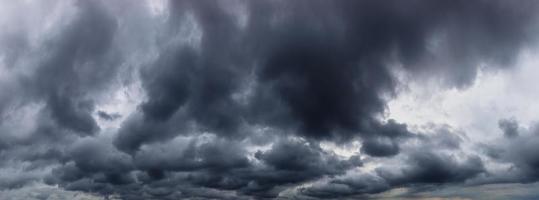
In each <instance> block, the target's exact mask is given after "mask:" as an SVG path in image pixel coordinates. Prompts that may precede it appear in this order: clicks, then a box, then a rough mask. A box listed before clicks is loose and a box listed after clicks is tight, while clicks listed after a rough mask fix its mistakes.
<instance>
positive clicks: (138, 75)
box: [0, 0, 539, 199]
mask: <svg viewBox="0 0 539 200" xmlns="http://www.w3.org/2000/svg"><path fill="white" fill-rule="evenodd" d="M0 3H1V5H2V6H0V7H1V8H0V13H3V14H0V18H2V19H1V20H0V25H2V27H5V29H3V30H2V31H0V61H1V62H0V119H1V120H0V160H3V162H1V163H0V189H1V190H3V191H4V190H13V191H16V190H19V191H23V192H24V191H27V190H29V189H28V188H34V187H35V185H36V184H46V185H50V186H58V187H59V188H60V189H61V190H63V191H61V192H58V191H56V190H53V189H50V188H49V189H47V187H45V189H43V188H42V189H38V191H42V192H45V193H47V195H46V196H45V198H46V197H50V198H58V199H61V198H64V197H60V196H54V197H51V196H50V195H60V194H63V195H73V193H75V194H79V193H84V194H85V195H91V196H92V198H94V197H95V198H100V197H103V198H113V199H114V198H118V199H273V198H293V199H333V198H337V199H342V198H352V199H353V198H379V197H381V196H380V195H382V196H383V195H385V194H386V193H388V192H391V191H394V190H398V188H406V189H407V192H405V193H403V194H401V196H412V197H413V196H414V195H416V194H418V193H420V192H424V191H431V190H435V189H439V188H446V187H455V186H467V185H473V186H481V185H485V184H495V183H531V182H536V181H537V177H539V170H538V169H539V165H538V162H537V159H536V157H537V155H536V153H535V152H537V151H536V148H535V147H537V146H538V145H537V144H535V143H537V142H536V141H539V140H537V139H536V138H535V137H536V135H537V134H536V132H537V131H536V128H533V127H530V128H525V127H522V128H521V127H519V123H518V122H517V121H516V119H514V118H511V119H505V118H503V119H500V120H499V123H498V124H497V125H498V126H499V128H500V129H501V131H502V132H503V135H502V136H505V137H502V138H498V139H497V140H495V141H493V142H487V141H474V140H472V139H470V138H471V137H468V136H467V133H466V130H458V129H455V128H453V127H451V126H450V125H442V124H430V125H427V126H423V127H422V128H418V127H417V126H415V125H414V126H412V125H410V124H406V123H404V122H399V120H397V119H393V118H391V117H388V116H389V114H388V112H391V111H389V110H388V102H389V101H390V100H392V99H394V98H395V97H396V96H398V95H399V94H400V92H401V89H402V88H405V87H406V86H407V85H408V84H409V82H412V80H413V81H415V82H420V83H422V82H424V83H431V82H436V83H437V84H439V86H440V87H439V90H466V89H467V88H468V87H469V86H471V85H473V84H474V81H475V80H476V78H477V76H478V74H479V73H480V72H483V71H486V72H489V73H490V72H491V73H503V72H505V71H507V70H512V69H513V68H514V67H513V66H514V63H515V60H516V59H517V57H518V56H519V55H520V52H521V51H523V50H525V49H527V48H531V47H532V44H533V41H534V36H535V35H536V34H537V32H536V30H535V29H536V25H537V19H536V18H537V16H536V13H537V10H538V7H537V6H538V5H537V2H535V1H531V0H530V1H527V0H524V1H518V2H516V1H482V0H473V1H469V0H467V1H445V0H434V1H427V0H412V1H397V0H395V1H394V0H387V1H318V0H316V1H306V0H300V1H283V0H276V1H265V0H264V1H243V0H236V1H230V2H224V1H212V0H203V1H183V0H179V1H161V0H159V1H136V2H132V1H126V0H117V1H99V0H91V1H64V0H54V1H51V2H47V3H45V2H37V1H35V2H34V1H22V2H12V1H0ZM23 10H24V13H23V12H22V11H23ZM27 11H28V12H27ZM30 11H33V12H30ZM402 76H405V77H407V78H408V79H409V80H408V79H403V78H402ZM433 109H434V108H433ZM500 118H502V117H500ZM427 123H429V122H428V121H425V124H427ZM495 125H496V124H495ZM496 138H497V137H496ZM502 165H510V166H511V167H510V168H509V169H508V171H503V170H501V169H499V168H500V167H499V166H502ZM492 166H494V167H492ZM50 186H49V187H50ZM0 194H2V193H0ZM5 194H7V193H5ZM13 196H19V195H15V194H14V195H13ZM27 197H28V198H31V197H29V196H27ZM21 198H26V197H21ZM32 198H33V197H32ZM36 198H39V197H36ZM65 198H69V197H65Z"/></svg>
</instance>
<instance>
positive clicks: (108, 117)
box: [97, 110, 121, 121]
mask: <svg viewBox="0 0 539 200" xmlns="http://www.w3.org/2000/svg"><path fill="white" fill-rule="evenodd" d="M97 115H98V116H99V117H101V118H102V119H105V120H108V121H113V120H116V119H118V118H120V117H121V115H120V114H118V113H107V112H105V111H101V110H100V111H98V112H97Z"/></svg>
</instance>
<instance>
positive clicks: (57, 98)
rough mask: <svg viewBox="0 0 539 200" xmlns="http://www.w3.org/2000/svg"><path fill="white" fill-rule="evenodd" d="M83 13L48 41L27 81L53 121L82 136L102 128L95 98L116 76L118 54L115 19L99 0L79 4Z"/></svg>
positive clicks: (25, 81)
mask: <svg viewBox="0 0 539 200" xmlns="http://www.w3.org/2000/svg"><path fill="white" fill-rule="evenodd" d="M77 4H78V5H77V8H78V12H79V13H77V14H78V15H77V16H75V18H74V19H71V20H72V21H71V22H70V23H69V24H68V25H67V26H66V27H62V28H63V29H62V30H59V33H57V34H56V36H55V37H53V38H50V39H48V40H47V41H46V42H45V44H44V47H43V48H45V50H44V51H43V52H40V54H39V55H38V56H40V57H41V59H42V60H40V62H41V63H40V64H39V66H37V69H36V71H35V72H33V73H32V77H25V78H24V79H23V84H24V85H25V86H26V87H27V88H26V90H28V92H29V93H30V95H35V97H30V98H34V99H33V100H34V101H35V100H43V101H45V102H46V107H47V110H48V111H49V112H50V116H51V119H52V120H54V121H55V122H56V123H57V124H58V125H59V126H60V127H62V128H66V129H69V130H72V131H74V132H76V133H78V134H80V135H93V134H95V133H96V132H98V131H99V127H98V126H97V123H96V122H95V120H94V119H93V117H92V116H91V113H92V111H93V109H94V108H93V99H92V98H91V97H88V96H87V95H89V94H92V92H93V91H96V90H99V89H102V87H105V86H106V84H107V81H108V80H109V79H110V78H111V76H113V75H114V74H115V73H114V69H115V67H114V65H115V64H117V63H115V61H114V60H115V59H117V58H115V56H118V55H115V54H114V52H112V51H111V50H110V46H111V43H112V40H113V37H114V33H115V30H116V26H117V25H116V22H115V21H114V18H112V16H110V14H108V13H107V12H106V11H105V10H104V8H103V5H100V4H99V3H98V2H82V1H81V2H78V3H77ZM100 87H101V88H100Z"/></svg>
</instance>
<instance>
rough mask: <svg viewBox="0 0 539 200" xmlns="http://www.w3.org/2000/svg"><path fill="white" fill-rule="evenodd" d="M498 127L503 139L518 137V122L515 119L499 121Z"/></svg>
mask: <svg viewBox="0 0 539 200" xmlns="http://www.w3.org/2000/svg"><path fill="white" fill-rule="evenodd" d="M498 127H500V129H501V130H502V131H503V135H504V136H505V137H517V136H518V122H517V121H516V120H515V119H512V118H511V119H500V120H499V121H498Z"/></svg>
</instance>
